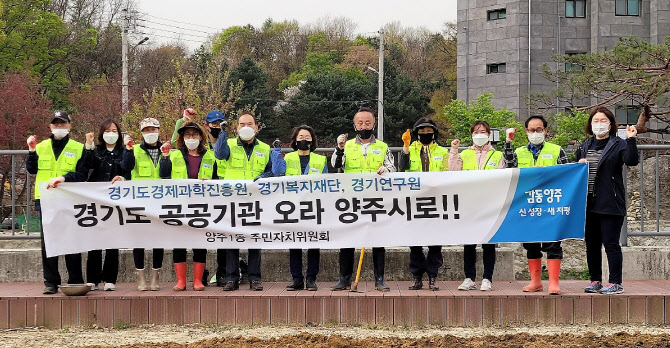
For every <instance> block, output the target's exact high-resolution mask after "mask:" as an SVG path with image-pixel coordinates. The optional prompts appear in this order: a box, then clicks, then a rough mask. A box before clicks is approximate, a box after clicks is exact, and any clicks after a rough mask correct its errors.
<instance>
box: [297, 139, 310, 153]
mask: <svg viewBox="0 0 670 348" xmlns="http://www.w3.org/2000/svg"><path fill="white" fill-rule="evenodd" d="M296 144H297V145H298V150H302V151H306V150H309V149H310V148H311V147H312V141H311V140H300V141H297V142H296Z"/></svg>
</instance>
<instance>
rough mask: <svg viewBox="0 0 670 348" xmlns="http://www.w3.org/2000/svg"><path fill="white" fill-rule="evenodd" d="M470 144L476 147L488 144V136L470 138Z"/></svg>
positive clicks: (477, 135) (478, 135)
mask: <svg viewBox="0 0 670 348" xmlns="http://www.w3.org/2000/svg"><path fill="white" fill-rule="evenodd" d="M472 142H473V143H475V145H476V146H484V145H486V143H488V142H489V136H488V135H486V134H481V133H480V134H475V135H473V136H472Z"/></svg>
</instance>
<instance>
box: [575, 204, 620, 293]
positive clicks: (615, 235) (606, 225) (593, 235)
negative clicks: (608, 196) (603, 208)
mask: <svg viewBox="0 0 670 348" xmlns="http://www.w3.org/2000/svg"><path fill="white" fill-rule="evenodd" d="M624 218H625V217H624V216H617V215H605V214H596V213H591V212H588V211H587V212H586V232H585V234H584V243H585V244H586V263H587V265H588V267H589V275H590V277H591V281H602V280H603V279H602V278H603V270H602V268H603V267H602V247H603V246H604V247H605V253H606V254H607V264H608V265H609V271H610V277H609V282H610V283H613V284H621V283H622V275H621V272H622V271H621V270H622V267H623V254H622V253H621V244H619V236H620V234H621V226H622V225H623V219H624Z"/></svg>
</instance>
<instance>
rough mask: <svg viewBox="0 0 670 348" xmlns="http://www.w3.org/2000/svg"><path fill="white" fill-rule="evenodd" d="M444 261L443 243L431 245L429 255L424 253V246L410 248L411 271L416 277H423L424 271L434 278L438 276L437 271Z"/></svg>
mask: <svg viewBox="0 0 670 348" xmlns="http://www.w3.org/2000/svg"><path fill="white" fill-rule="evenodd" d="M443 263H444V261H443V259H442V246H441V245H432V246H429V247H428V256H427V257H426V256H425V255H424V254H423V247H420V246H413V247H410V248H409V272H410V273H412V275H413V276H414V278H416V279H421V278H423V274H424V273H428V276H429V277H432V278H435V277H437V272H439V270H440V267H442V264H443Z"/></svg>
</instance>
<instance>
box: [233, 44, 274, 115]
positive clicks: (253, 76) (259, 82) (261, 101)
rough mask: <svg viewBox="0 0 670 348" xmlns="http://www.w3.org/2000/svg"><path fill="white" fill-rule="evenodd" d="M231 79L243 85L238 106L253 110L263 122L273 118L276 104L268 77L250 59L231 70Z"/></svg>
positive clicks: (245, 58)
mask: <svg viewBox="0 0 670 348" xmlns="http://www.w3.org/2000/svg"><path fill="white" fill-rule="evenodd" d="M229 79H230V81H231V82H233V83H240V82H241V83H242V86H243V87H242V90H241V92H240V97H239V103H238V104H240V105H242V106H246V107H247V109H253V110H254V111H255V114H256V116H258V117H259V118H260V120H261V121H262V120H265V119H271V118H272V114H273V110H272V107H273V106H274V102H273V101H272V100H271V99H270V90H269V89H268V86H267V81H268V75H267V74H266V73H265V72H264V71H263V70H262V69H261V68H260V67H259V66H258V65H256V63H254V61H253V60H252V59H251V58H250V57H244V58H242V61H241V62H240V64H239V65H238V66H237V67H236V68H235V69H233V70H231V72H230V77H229Z"/></svg>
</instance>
